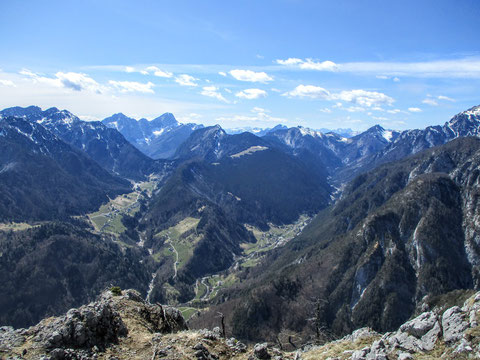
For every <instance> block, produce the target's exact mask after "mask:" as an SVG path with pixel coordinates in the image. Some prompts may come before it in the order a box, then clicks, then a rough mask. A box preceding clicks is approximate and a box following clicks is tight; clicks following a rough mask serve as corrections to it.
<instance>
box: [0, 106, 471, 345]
mask: <svg viewBox="0 0 480 360" xmlns="http://www.w3.org/2000/svg"><path fill="white" fill-rule="evenodd" d="M2 113H3V114H11V113H21V114H24V115H23V117H22V118H15V117H4V118H2V121H3V122H2V123H1V124H2V126H3V127H4V130H2V131H3V132H4V133H5V134H8V137H7V136H3V137H2V138H0V140H1V141H4V142H6V141H8V144H10V145H11V144H16V143H17V142H21V143H22V144H29V146H30V148H29V147H25V146H24V149H26V150H24V151H27V152H28V151H30V152H31V154H32V156H33V157H35V158H38V159H39V161H42V162H44V163H48V164H51V166H50V168H51V169H52V171H51V173H52V174H61V176H60V175H59V176H60V177H59V179H61V180H62V181H66V180H67V179H70V178H68V177H65V178H64V180H63V178H62V176H65V174H67V175H68V176H73V174H75V171H77V170H76V169H75V168H74V167H73V168H72V167H71V166H70V162H71V161H72V159H78V161H80V163H81V164H83V166H84V168H85V169H89V172H88V173H85V172H83V173H82V174H84V178H83V183H82V182H77V183H74V185H75V189H77V190H74V194H73V196H77V194H87V193H88V192H87V191H88V189H92V185H93V186H95V187H93V189H95V191H96V193H95V194H96V196H92V194H89V196H90V197H88V198H87V199H88V200H89V201H88V202H86V201H85V198H84V197H78V199H79V200H83V203H77V202H73V203H75V204H78V205H77V207H76V208H75V211H71V212H70V216H68V217H62V215H61V214H60V213H59V212H58V210H57V212H55V211H53V212H52V211H51V209H54V204H58V203H60V204H61V202H60V199H61V197H60V196H58V194H62V193H63V191H65V190H66V189H67V186H64V185H63V183H62V186H60V187H59V188H52V189H54V191H53V192H51V191H48V192H47V191H45V195H48V198H46V200H48V201H43V202H42V201H40V200H39V201H37V202H36V203H35V205H36V207H37V208H38V210H37V211H38V212H37V213H34V215H31V214H30V215H28V213H27V212H25V211H24V209H27V206H26V205H25V206H23V208H18V209H17V208H15V207H7V204H9V203H8V201H9V200H8V199H10V198H11V197H9V196H10V195H8V196H6V197H5V199H7V200H6V201H5V202H4V204H5V205H4V207H5V209H8V210H9V212H10V213H12V214H13V213H15V214H16V215H15V216H16V217H13V216H12V217H5V220H6V221H3V222H2V225H1V226H0V246H2V248H1V249H0V250H1V251H0V253H1V254H2V255H1V256H0V266H3V268H4V269H7V268H9V269H10V270H9V271H6V272H5V273H9V272H10V273H12V274H14V275H13V276H14V279H17V280H13V281H14V282H15V281H19V280H18V279H23V280H22V281H24V282H25V284H32V282H34V281H35V280H34V279H35V278H36V277H37V276H38V277H40V276H44V275H41V274H43V273H46V274H48V275H46V278H47V279H48V282H49V283H50V289H51V290H50V293H49V294H48V295H46V294H43V292H42V288H41V287H39V286H37V284H35V285H28V286H32V287H33V289H35V290H34V291H35V293H36V294H37V295H36V296H37V298H38V299H42V300H40V302H39V304H40V306H41V307H39V306H33V305H32V304H27V305H25V306H24V308H23V310H21V311H20V310H17V311H19V313H17V314H16V315H15V321H16V324H21V325H25V324H29V323H31V322H32V321H35V320H38V319H39V318H40V317H41V316H44V315H45V314H56V313H58V311H61V310H62V309H64V308H65V306H66V305H65V304H68V305H67V306H73V305H76V304H78V303H79V301H85V300H88V299H92V297H93V296H95V294H96V293H98V291H99V289H102V288H104V287H105V286H107V285H108V284H118V285H120V286H121V287H123V286H129V287H132V286H133V287H136V288H137V290H139V291H140V292H141V295H142V298H143V299H147V301H148V302H150V303H154V304H155V303H168V304H170V305H175V306H177V307H178V308H179V309H180V311H181V312H182V314H183V315H184V317H185V319H186V320H187V321H188V322H189V325H190V326H192V327H194V328H197V327H205V326H213V325H214V324H215V323H216V322H217V321H218V319H217V318H216V314H217V313H222V314H225V321H226V323H227V328H228V331H229V332H230V333H232V334H234V335H235V336H238V337H240V338H242V339H246V340H254V339H260V338H262V339H269V340H272V341H273V340H275V338H274V337H272V336H273V335H272V334H287V333H294V334H296V335H295V336H296V341H300V342H303V341H306V339H308V337H309V336H310V335H311V334H312V331H313V330H312V325H311V323H305V322H303V320H298V321H297V320H295V319H306V318H312V316H313V315H312V312H314V318H316V319H317V320H316V321H317V323H316V325H315V326H317V327H321V328H327V329H329V331H330V333H331V334H332V336H341V335H344V334H346V333H348V332H350V331H352V330H353V329H355V328H357V327H359V326H364V325H369V326H371V327H373V328H375V329H377V330H379V331H387V330H388V329H391V328H394V327H395V326H398V325H399V324H400V323H401V322H403V321H405V320H406V319H408V317H409V316H411V315H412V314H413V313H414V312H415V311H417V310H416V309H418V308H420V307H421V306H423V305H422V304H423V303H424V301H425V300H424V299H428V296H438V295H441V294H443V293H446V292H449V291H454V290H456V289H470V288H474V287H475V286H476V285H474V284H476V283H477V282H478V281H479V280H478V278H477V275H476V274H477V265H476V261H477V260H476V259H477V257H480V255H479V254H477V250H476V246H475V235H474V234H475V233H476V231H477V229H476V227H477V223H476V222H475V221H470V220H468V219H464V220H462V219H460V218H459V217H458V216H456V215H454V212H455V211H457V213H462V214H468V216H469V217H470V218H472V219H476V218H477V217H478V214H476V210H475V209H476V205H475V204H476V200H475V199H476V194H477V191H478V189H477V188H476V185H474V184H476V180H475V179H476V174H477V172H476V170H475V169H476V167H477V163H478V161H479V155H478V153H479V151H480V150H478V149H479V144H478V139H477V138H476V137H474V138H471V137H468V135H472V134H473V135H475V134H477V132H476V131H477V130H476V129H478V128H480V120H479V119H478V118H477V115H476V114H477V112H476V110H475V109H474V110H471V109H470V110H467V111H465V112H463V113H461V114H458V115H457V116H455V117H454V118H452V120H451V121H450V122H449V123H447V124H445V125H444V126H443V127H441V128H440V127H438V129H437V128H435V131H436V132H435V134H437V135H436V138H435V140H432V135H431V133H432V131H433V130H432V129H431V128H427V129H425V130H423V131H420V130H419V131H405V132H402V133H398V132H391V131H389V130H385V129H383V128H382V127H380V126H375V127H373V128H371V129H368V130H367V131H366V132H364V133H360V134H357V135H355V136H353V137H352V138H344V137H342V136H339V135H336V134H323V133H320V132H317V131H313V130H310V129H305V128H302V127H298V128H290V129H286V128H283V127H276V128H274V129H272V130H271V131H270V132H266V134H265V135H264V136H263V137H257V136H255V135H253V134H249V133H241V134H234V135H229V134H227V133H225V131H224V130H223V129H222V128H221V127H219V126H212V127H201V128H199V129H196V130H193V131H192V133H191V136H189V137H188V138H187V140H186V141H184V142H183V143H182V144H181V145H180V146H179V147H178V149H177V150H176V151H175V153H174V154H173V155H172V157H173V158H174V159H171V160H156V161H154V162H151V161H150V160H148V158H144V157H143V155H139V153H138V152H137V150H132V148H130V147H129V146H128V145H125V143H124V141H123V140H122V138H121V136H122V135H121V134H120V133H116V131H117V130H116V129H115V128H109V130H108V134H109V135H108V137H106V138H104V139H102V141H103V143H102V144H103V145H102V146H104V145H105V146H108V147H109V149H112V148H113V147H114V146H120V147H121V148H122V149H123V150H122V151H127V152H130V151H131V152H132V156H133V158H136V159H137V160H139V161H140V160H141V163H143V164H148V166H147V165H145V166H146V167H145V168H142V169H143V170H141V169H140V168H139V167H136V168H135V169H136V170H135V172H133V173H131V172H130V170H129V168H128V166H127V163H126V162H123V164H124V166H126V167H124V168H123V170H122V171H124V174H126V173H129V174H130V176H119V175H118V174H117V173H112V172H111V170H108V169H111V168H110V165H109V164H110V163H109V162H104V163H103V164H104V165H102V166H104V167H100V166H99V165H98V163H96V162H94V161H93V160H91V158H90V157H91V156H97V155H98V154H97V153H95V152H93V150H92V152H90V153H89V154H88V157H87V156H84V155H82V151H81V150H79V149H78V148H75V146H80V147H83V145H82V144H84V145H85V147H87V146H88V144H89V143H91V141H93V139H91V138H90V137H89V136H90V135H88V134H87V133H84V137H83V138H82V143H81V144H78V143H77V142H75V141H74V140H75V139H73V138H71V137H70V136H71V135H70V134H69V133H68V131H67V128H68V126H70V125H69V124H75V128H76V129H78V131H80V132H81V129H84V130H85V129H86V128H87V127H88V126H89V124H86V123H83V122H82V121H81V120H79V119H78V118H76V117H75V116H74V115H72V114H70V113H68V112H66V111H59V110H57V109H55V108H54V109H49V110H48V111H42V110H41V109H38V108H32V109H16V110H15V111H13V110H9V111H3V112H0V115H1V114H2ZM52 114H54V115H55V116H53V115H52ZM3 116H5V115H3ZM46 116H47V117H48V116H52V118H50V119H49V120H45V117H46ZM29 117H30V120H29ZM166 118H169V117H168V116H167V117H166ZM38 119H40V120H38ZM53 119H55V120H53ZM170 120H171V117H170ZM170 120H169V121H170ZM39 121H40V122H41V123H42V124H43V123H46V124H48V129H50V130H48V129H47V128H43V125H40V123H39ZM56 122H60V125H61V126H59V125H58V124H57V123H56ZM172 124H173V122H172ZM57 125H58V126H57ZM175 126H176V125H175ZM17 129H21V131H20V132H19V131H18V130H17ZM89 129H90V130H89V131H93V133H92V136H93V137H95V138H97V137H98V136H100V137H102V136H103V135H102V134H106V133H105V131H107V130H105V128H104V127H103V126H102V125H99V124H97V125H95V126H93V127H92V128H89ZM440 129H442V130H441V131H440ZM452 129H454V130H452ZM53 131H54V132H56V133H57V134H59V135H53ZM154 131H159V130H154ZM25 134H26V135H25ZM60 135H61V136H62V138H64V139H68V140H69V142H70V143H67V142H65V141H63V140H61V139H60V137H59V136H60ZM405 139H415V141H413V143H412V144H410V143H409V141H407V140H405ZM115 144H116V145H115ZM120 144H123V145H120ZM437 144H438V145H440V147H434V148H433V149H429V148H430V147H432V146H433V145H437ZM0 145H1V142H0ZM7 148H8V147H7V146H6V145H5V149H7ZM42 149H43V150H42ZM423 150H424V151H423ZM422 151H423V152H422ZM9 154H13V153H9ZM29 154H30V153H29ZM39 154H41V155H39ZM64 154H69V156H70V157H69V158H65V155H64ZM109 154H110V155H109V156H112V157H113V158H116V157H118V156H125V153H123V154H121V153H116V152H110V153H109ZM8 156H10V155H8ZM8 156H4V157H5V158H8V164H10V163H11V159H10V158H9V157H8ZM12 156H13V155H12ZM17 156H18V154H17ZM22 156H25V157H26V158H27V159H28V156H27V155H22ZM21 159H22V157H18V159H17V161H20V160H21ZM142 159H143V160H142ZM390 159H393V160H396V159H398V160H397V161H390ZM75 161H77V160H75ZM116 161H117V160H114V162H116ZM25 164H27V165H28V166H34V165H33V164H34V162H28V163H27V162H26V163H25ZM0 165H1V164H0ZM142 166H143V165H142ZM3 168H4V169H5V171H3V172H2V173H0V177H3V178H5V179H6V181H9V182H10V184H11V187H10V188H9V189H7V188H4V190H3V191H4V193H5V194H9V193H8V191H20V192H23V191H31V189H29V188H28V187H22V186H24V185H23V183H22V182H21V181H18V179H20V177H19V174H17V171H19V170H20V169H21V168H18V170H17V167H12V166H4V167H3ZM459 169H462V171H460V170H459ZM139 171H140V172H139ZM145 171H146V172H145ZM21 174H27V172H22V173H21ZM70 174H71V175H70ZM85 174H87V175H85ZM357 175H358V176H357ZM44 176H46V177H47V178H48V176H49V174H47V173H46V174H45V175H44ZM342 176H343V177H344V180H342ZM48 179H50V180H49V181H52V182H53V181H56V180H55V179H54V178H48ZM350 179H353V180H352V181H350ZM15 181H16V183H15ZM17 184H18V185H17ZM32 184H33V183H32ZM35 185H38V184H35ZM17 189H18V190H17ZM24 189H26V190H24ZM34 189H35V188H34ZM1 190H2V188H0V191H1ZM55 191H56V192H55ZM36 196H37V198H38V199H42V196H44V195H38V194H36ZM82 196H83V195H82ZM75 199H76V198H75ZM68 201H73V200H68ZM19 204H22V202H20V203H19ZM66 204H67V203H65V204H61V205H60V206H67V205H66ZM0 205H1V202H0ZM452 209H453V210H452ZM455 209H456V210H455ZM452 211H453V212H452ZM9 212H5V214H8V213H9ZM36 214H39V215H36ZM432 214H433V215H432ZM40 215H41V216H40ZM439 219H443V222H444V223H445V224H449V225H448V226H450V227H451V229H450V230H448V229H447V228H442V225H441V224H439V223H438V221H440V220H439ZM396 229H398V230H396ZM438 229H443V230H441V231H443V233H445V234H449V235H448V240H442V241H440V240H438V239H440V238H441V235H440V234H441V232H439V231H440V230H438ZM462 234H465V235H462ZM68 239H73V240H72V241H69V240H68ZM447 242H449V245H448V247H449V249H450V252H446V251H445V247H446V246H447V245H446V243H447ZM462 244H463V245H462ZM17 248H18V249H19V250H15V249H17ZM453 249H455V250H453ZM462 249H464V250H462ZM5 254H10V255H9V256H8V257H7V256H6V255H5ZM58 254H63V257H64V258H63V259H62V262H60V263H59V264H58V265H55V267H54V268H53V269H51V268H49V267H48V266H47V264H49V263H51V262H52V258H55V257H56V256H58ZM47 259H48V260H47ZM35 263H36V264H38V265H37V267H36V269H37V270H36V271H35V272H34V273H32V274H30V275H28V276H27V275H26V274H27V273H26V272H25V270H24V267H25V266H26V267H27V268H28V267H29V266H30V264H35ZM445 264H450V265H448V266H456V267H457V269H458V271H457V274H456V276H448V275H444V274H445V271H446V270H445V269H446V268H447V267H448V266H447V265H445ZM436 272H437V273H436ZM59 274H60V275H59ZM93 274H101V276H98V275H97V276H95V275H93ZM397 276H400V279H398V278H397ZM14 282H11V281H10V282H6V283H5V284H6V285H5V286H6V287H9V288H11V287H12V286H14ZM89 283H93V284H94V285H93V287H89V286H88V285H87V284H89ZM41 284H44V281H40V282H38V285H41ZM74 284H80V285H79V287H78V288H76V287H75V286H74ZM379 284H383V285H382V286H383V287H385V286H386V287H388V288H389V289H393V290H389V291H390V292H388V293H386V292H384V291H383V290H381V289H382V287H381V286H380V285H379ZM416 284H419V285H416ZM26 286H27V285H26ZM42 286H43V285H42ZM415 286H418V287H419V288H418V289H416V288H415ZM398 287H400V288H398ZM27 289H28V287H27V288H25V290H21V291H19V292H18V295H14V296H13V295H12V296H11V297H8V298H7V300H6V302H5V305H4V308H5V309H13V308H15V303H16V301H18V296H22V294H23V292H24V291H27ZM59 293H63V294H65V295H63V296H61V297H60V298H58V299H57V300H56V301H57V302H55V305H50V304H53V303H54V302H52V301H53V300H52V298H51V296H54V295H55V294H59ZM389 304H395V306H396V307H397V311H396V312H395V314H393V313H391V312H388V309H389V306H390V305H389ZM378 309H382V310H381V311H383V313H382V314H383V315H382V316H381V317H375V316H374V314H375V313H376V312H377V311H378ZM2 316H3V318H4V319H6V320H5V321H12V319H11V314H10V313H8V312H5V313H2V314H0V318H1V317H2ZM259 318H261V319H262V320H261V322H258V321H259ZM9 319H10V320H9ZM251 324H254V325H251ZM281 336H284V335H281Z"/></svg>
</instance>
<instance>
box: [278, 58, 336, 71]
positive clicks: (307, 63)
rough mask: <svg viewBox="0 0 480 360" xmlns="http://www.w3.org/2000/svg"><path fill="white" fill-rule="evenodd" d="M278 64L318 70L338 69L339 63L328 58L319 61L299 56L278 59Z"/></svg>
mask: <svg viewBox="0 0 480 360" xmlns="http://www.w3.org/2000/svg"><path fill="white" fill-rule="evenodd" d="M277 64H280V65H286V66H298V67H299V68H300V69H305V70H318V71H336V70H337V67H338V66H337V64H335V63H334V62H333V61H330V60H326V61H321V62H317V61H314V60H313V59H305V60H302V59H298V58H289V59H286V60H277Z"/></svg>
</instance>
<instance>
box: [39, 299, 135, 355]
mask: <svg viewBox="0 0 480 360" xmlns="http://www.w3.org/2000/svg"><path fill="white" fill-rule="evenodd" d="M32 331H34V332H35V333H36V336H35V339H36V340H35V341H38V342H41V343H43V344H44V346H45V348H46V349H54V348H92V347H93V346H98V347H105V346H106V345H108V344H110V343H117V342H118V338H119V337H121V336H126V335H127V333H128V330H127V328H126V326H125V324H124V323H123V321H122V319H121V317H120V316H119V314H118V313H117V312H116V311H115V310H114V309H113V308H112V306H111V304H110V303H109V302H108V301H105V300H101V301H99V302H96V303H91V304H89V305H85V306H82V307H81V308H79V309H71V310H69V311H68V312H67V314H66V315H65V316H63V317H59V318H57V319H56V320H55V321H53V322H51V323H49V324H47V325H44V324H43V323H40V324H39V325H37V326H35V327H34V328H33V329H32Z"/></svg>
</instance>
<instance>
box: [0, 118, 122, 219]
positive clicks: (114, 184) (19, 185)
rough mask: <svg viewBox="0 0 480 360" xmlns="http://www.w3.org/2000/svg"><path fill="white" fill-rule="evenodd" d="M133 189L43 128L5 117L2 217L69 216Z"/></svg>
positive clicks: (0, 142) (0, 130) (1, 123)
mask: <svg viewBox="0 0 480 360" xmlns="http://www.w3.org/2000/svg"><path fill="white" fill-rule="evenodd" d="M130 188H131V185H130V183H129V182H128V181H126V180H123V179H120V178H119V177H116V176H112V175H111V174H110V173H108V172H107V171H106V170H104V169H103V168H102V167H100V166H99V165H98V164H97V163H96V162H95V161H93V160H92V159H90V158H89V157H88V156H87V155H85V154H84V153H82V152H81V151H79V150H77V149H74V148H73V147H72V146H70V145H68V144H66V143H65V142H63V141H62V140H60V139H59V138H58V137H56V136H55V135H54V134H52V133H51V132H49V131H48V130H46V129H45V128H44V127H43V126H41V125H39V124H37V123H31V122H29V121H26V120H23V119H21V118H14V117H7V118H3V119H1V118H0V221H2V222H5V221H25V220H51V219H65V218H68V217H69V216H72V215H80V214H84V213H87V212H89V211H93V210H94V209H96V208H98V207H99V206H100V205H101V204H102V203H103V202H106V201H107V200H108V197H114V196H116V195H118V194H122V193H125V192H128V191H130Z"/></svg>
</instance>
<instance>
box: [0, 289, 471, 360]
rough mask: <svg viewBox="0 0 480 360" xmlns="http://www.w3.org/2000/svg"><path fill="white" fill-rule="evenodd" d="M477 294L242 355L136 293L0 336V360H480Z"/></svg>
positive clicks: (105, 296) (107, 296)
mask: <svg viewBox="0 0 480 360" xmlns="http://www.w3.org/2000/svg"><path fill="white" fill-rule="evenodd" d="M479 325H480V292H479V293H477V294H475V295H474V296H472V297H470V298H469V299H468V300H467V301H465V303H464V304H463V306H462V307H459V306H454V307H451V308H449V309H447V310H445V309H441V308H440V309H436V310H433V311H429V312H424V313H422V314H420V315H419V316H417V317H416V318H414V319H412V320H410V321H408V322H406V323H405V324H403V325H402V326H401V327H400V328H399V329H398V330H397V331H396V332H391V333H386V334H383V335H382V334H379V333H376V332H375V331H373V330H371V329H368V328H363V329H358V330H356V331H355V332H353V333H352V334H351V335H348V336H346V337H344V338H343V339H341V340H337V341H333V342H330V343H327V344H325V345H322V346H313V345H310V346H307V347H305V348H303V349H302V350H299V351H296V352H283V351H280V350H278V349H277V348H275V347H274V346H271V345H269V344H267V343H265V344H256V345H255V346H254V347H247V346H245V345H244V344H242V343H241V342H239V341H237V340H236V339H234V338H230V339H227V340H225V339H223V338H222V337H221V334H220V330H219V329H218V328H216V329H214V330H212V331H210V330H199V331H189V330H188V329H187V326H186V324H185V320H184V319H183V317H182V315H181V313H180V312H179V311H178V310H177V309H175V308H172V307H168V306H162V305H158V304H157V305H152V304H148V303H146V302H145V301H143V299H142V298H141V297H140V294H139V293H138V292H136V291H134V290H126V291H124V292H123V294H122V295H121V296H114V295H113V294H112V293H111V292H110V291H106V292H104V293H102V295H101V296H100V297H99V299H98V300H97V301H96V302H93V303H91V304H88V305H85V306H82V307H80V308H79V309H71V310H69V311H68V312H67V313H66V314H65V315H64V316H61V317H56V318H48V319H44V320H42V321H41V322H40V323H39V324H37V325H35V326H33V327H31V328H28V329H18V330H14V329H13V328H11V327H1V328H0V359H2V360H3V359H43V360H47V359H52V360H55V359H77V360H80V359H110V360H120V359H151V360H155V359H200V360H208V359H210V360H216V359H218V360H222V359H243V360H247V359H248V360H256V359H277V360H281V359H292V360H293V359H296V360H299V359H304V360H310V359H312V360H313V359H320V360H322V359H323V360H326V359H330V360H334V359H342V360H346V359H352V360H363V359H365V360H369V359H371V360H373V359H378V360H391V359H401V360H407V359H441V358H442V359H480V326H479Z"/></svg>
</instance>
